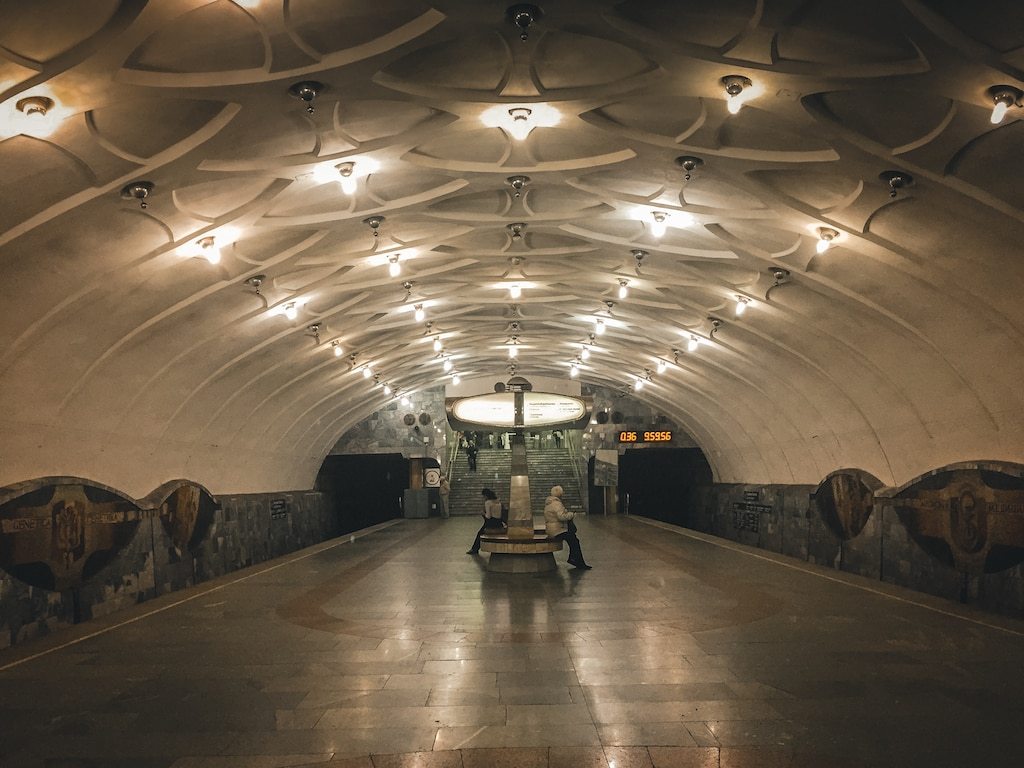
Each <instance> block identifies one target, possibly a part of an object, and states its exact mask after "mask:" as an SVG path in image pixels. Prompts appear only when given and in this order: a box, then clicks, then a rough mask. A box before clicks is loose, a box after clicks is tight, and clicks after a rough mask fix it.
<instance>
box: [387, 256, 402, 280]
mask: <svg viewBox="0 0 1024 768" xmlns="http://www.w3.org/2000/svg"><path fill="white" fill-rule="evenodd" d="M398 259H399V254H397V253H392V254H391V255H390V256H388V274H389V275H391V276H392V277H398V276H399V275H400V274H402V265H401V264H399V263H398Z"/></svg>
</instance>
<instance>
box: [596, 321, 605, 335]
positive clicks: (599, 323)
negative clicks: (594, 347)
mask: <svg viewBox="0 0 1024 768" xmlns="http://www.w3.org/2000/svg"><path fill="white" fill-rule="evenodd" d="M606 330H607V328H605V324H604V318H601V317H597V318H594V333H596V334H597V335H598V336H601V335H602V334H603V333H604V332H605V331H606Z"/></svg>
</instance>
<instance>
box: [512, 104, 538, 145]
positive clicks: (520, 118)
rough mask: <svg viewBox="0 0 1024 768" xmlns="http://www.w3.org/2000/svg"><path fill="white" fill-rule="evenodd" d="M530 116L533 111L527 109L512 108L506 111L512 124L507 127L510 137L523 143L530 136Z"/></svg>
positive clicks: (531, 128)
mask: <svg viewBox="0 0 1024 768" xmlns="http://www.w3.org/2000/svg"><path fill="white" fill-rule="evenodd" d="M532 114H533V110H532V109H529V108H528V107H513V108H512V109H510V110H509V111H508V116H509V117H510V118H512V122H511V123H509V126H508V132H509V133H510V134H511V135H512V138H513V139H515V140H516V141H523V140H524V139H525V138H526V137H527V136H529V135H530V131H532V130H533V126H532V125H530V115H532Z"/></svg>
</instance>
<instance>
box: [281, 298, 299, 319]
mask: <svg viewBox="0 0 1024 768" xmlns="http://www.w3.org/2000/svg"><path fill="white" fill-rule="evenodd" d="M284 316H285V317H287V318H288V319H289V320H294V319H295V318H296V317H298V316H299V309H298V307H296V306H295V302H294V301H289V302H288V303H287V304H285V305H284Z"/></svg>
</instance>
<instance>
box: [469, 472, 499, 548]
mask: <svg viewBox="0 0 1024 768" xmlns="http://www.w3.org/2000/svg"><path fill="white" fill-rule="evenodd" d="M480 494H481V495H482V496H483V497H484V511H483V518H484V524H483V525H481V526H480V530H479V531H477V532H476V540H475V541H474V542H473V546H472V547H470V548H469V549H468V550H466V554H467V555H475V554H477V553H478V552H479V551H480V537H481V536H482V535H483V533H484V531H487V530H493V529H496V528H497V529H503V528H504V527H505V524H504V523H503V522H501V502H500V501H498V495H497V494H496V493H495V492H494V491H492V490H491V489H490V488H484V489H483V490H482V491H480Z"/></svg>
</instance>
